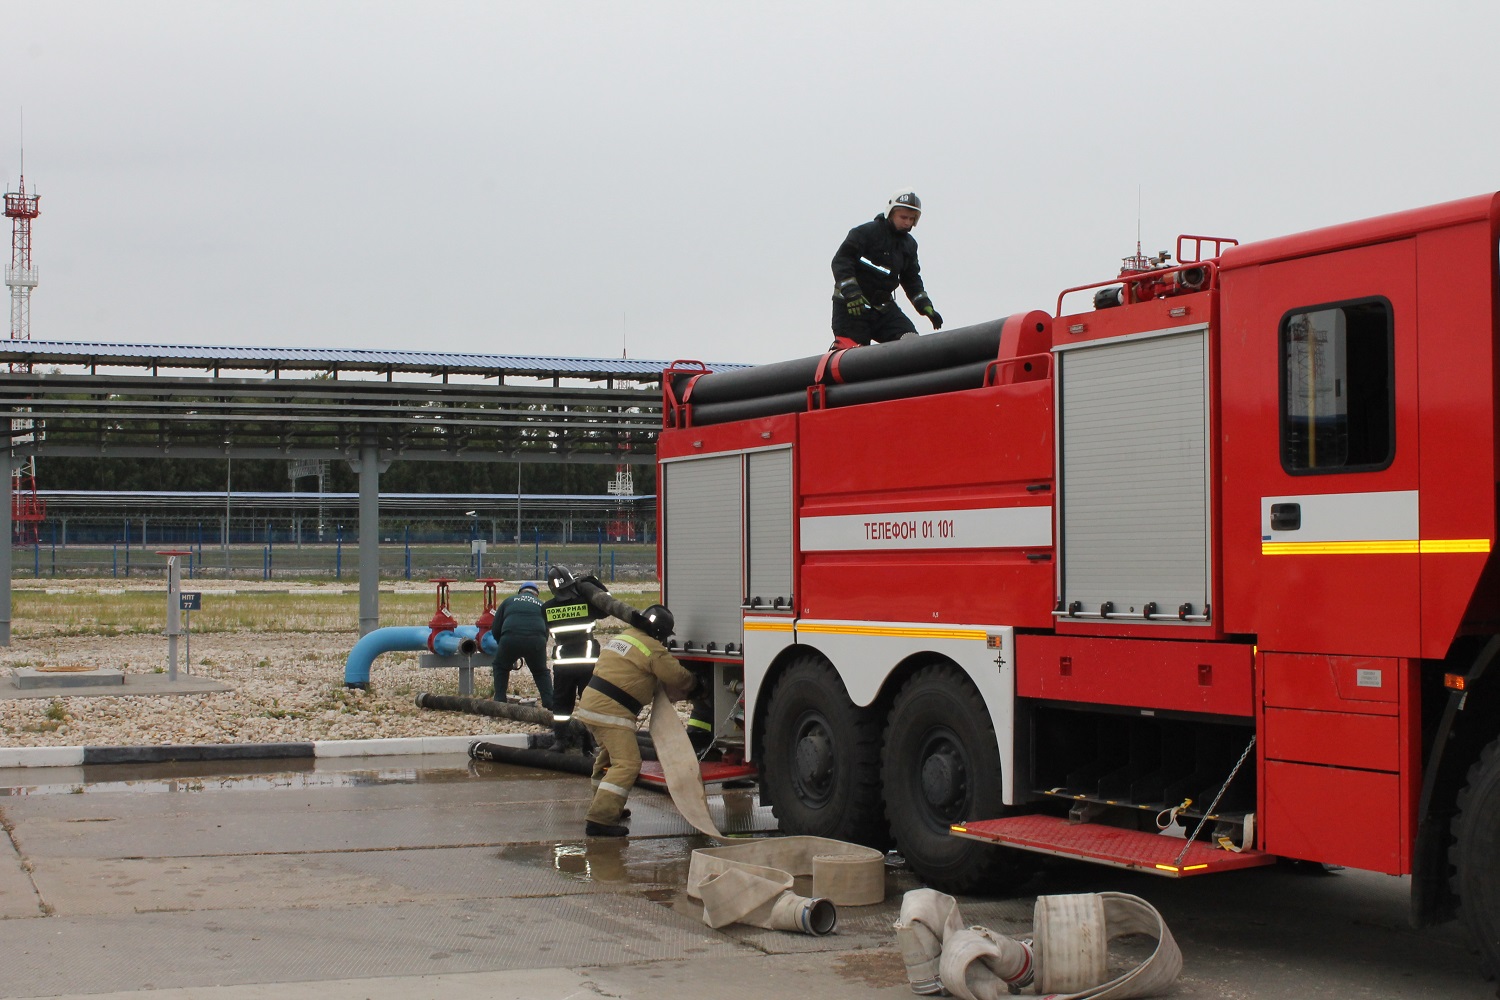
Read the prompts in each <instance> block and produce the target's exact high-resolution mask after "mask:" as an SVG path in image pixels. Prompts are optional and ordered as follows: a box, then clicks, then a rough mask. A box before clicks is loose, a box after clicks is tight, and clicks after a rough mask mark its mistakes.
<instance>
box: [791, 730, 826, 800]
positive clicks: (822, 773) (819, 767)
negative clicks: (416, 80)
mask: <svg viewBox="0 0 1500 1000" xmlns="http://www.w3.org/2000/svg"><path fill="white" fill-rule="evenodd" d="M796 761H797V763H796V767H797V770H796V773H797V784H798V785H799V786H800V787H801V788H802V789H803V790H804V791H805V792H807V793H809V794H810V795H812V796H813V797H819V796H825V795H827V794H828V789H829V787H830V786H831V785H832V783H833V780H832V779H833V744H832V742H831V741H830V740H829V739H828V733H827V732H825V731H824V730H823V729H821V728H815V729H810V730H808V731H807V732H805V733H803V734H802V738H801V739H799V740H798V741H797V758H796Z"/></svg>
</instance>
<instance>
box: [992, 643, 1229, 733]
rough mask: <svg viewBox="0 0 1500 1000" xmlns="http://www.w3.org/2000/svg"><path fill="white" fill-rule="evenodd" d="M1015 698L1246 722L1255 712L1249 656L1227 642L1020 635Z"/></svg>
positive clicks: (1017, 647) (1017, 646) (1017, 652)
mask: <svg viewBox="0 0 1500 1000" xmlns="http://www.w3.org/2000/svg"><path fill="white" fill-rule="evenodd" d="M1016 693H1017V694H1019V695H1021V696H1023V697H1026V698H1048V699H1052V700H1054V701H1081V702H1091V703H1094V704H1101V705H1122V706H1126V707H1131V708H1155V709H1167V710H1172V711H1179V712H1207V713H1211V714H1215V715H1243V716H1247V717H1248V716H1251V715H1253V714H1254V713H1255V684H1254V664H1253V650H1252V647H1250V646H1241V645H1229V644H1227V643H1207V642H1170V641H1166V640H1161V641H1154V640H1147V639H1108V638H1082V637H1076V636H1075V637H1069V636H1050V635H1019V636H1017V637H1016Z"/></svg>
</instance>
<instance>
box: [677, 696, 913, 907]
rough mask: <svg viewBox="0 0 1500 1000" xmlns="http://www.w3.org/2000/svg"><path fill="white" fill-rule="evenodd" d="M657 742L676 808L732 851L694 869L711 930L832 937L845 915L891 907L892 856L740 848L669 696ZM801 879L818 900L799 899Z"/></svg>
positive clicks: (691, 878) (692, 887)
mask: <svg viewBox="0 0 1500 1000" xmlns="http://www.w3.org/2000/svg"><path fill="white" fill-rule="evenodd" d="M651 741H652V743H653V744H654V745H655V746H656V755H657V758H658V760H660V761H661V769H662V774H663V776H664V777H665V778H666V779H667V791H668V792H670V793H671V795H672V803H673V804H674V805H675V806H677V811H678V812H680V813H682V816H683V818H684V819H686V820H687V821H688V822H689V823H691V824H692V825H693V828H694V829H696V830H697V831H698V832H700V833H703V834H706V835H707V836H709V837H712V838H713V839H715V840H717V841H720V842H721V843H723V842H729V843H730V844H732V846H726V847H708V848H701V849H699V850H696V851H694V852H693V857H692V861H691V862H690V863H689V865H688V885H687V891H688V895H689V896H691V897H692V898H694V899H701V900H702V901H703V922H704V923H706V924H708V925H709V926H710V927H724V926H727V925H729V924H733V923H745V924H750V925H752V926H755V927H765V928H768V929H770V930H780V931H798V932H800V933H803V934H815V935H816V934H827V933H828V932H829V931H832V930H833V929H834V927H835V926H836V925H837V923H838V909H837V907H838V906H840V905H843V906H866V905H869V904H872V903H879V902H881V901H882V900H884V899H885V856H884V855H883V854H881V853H880V852H879V851H877V850H874V849H873V848H869V847H862V846H860V845H858V844H847V843H844V842H843V841H839V840H828V839H826V838H824V837H775V838H768V839H764V840H753V841H748V842H741V843H735V842H733V841H732V840H731V838H729V837H726V836H724V834H722V833H720V832H719V828H718V825H717V824H716V823H714V820H713V816H712V815H710V813H709V810H708V793H707V791H705V790H704V788H703V772H702V771H701V770H700V769H699V767H698V755H697V754H696V753H694V752H693V745H692V743H690V742H689V741H688V736H687V731H686V730H685V729H684V728H683V726H682V721H681V720H680V719H678V717H677V710H676V709H674V708H673V707H672V703H671V701H669V700H668V698H667V695H666V692H665V691H663V690H662V689H661V688H660V687H659V686H658V687H657V689H656V698H655V700H654V701H653V702H652V703H651ZM798 875H811V876H812V877H813V895H812V896H799V895H797V894H796V893H795V892H793V891H792V885H793V881H794V879H795V878H796V876H798Z"/></svg>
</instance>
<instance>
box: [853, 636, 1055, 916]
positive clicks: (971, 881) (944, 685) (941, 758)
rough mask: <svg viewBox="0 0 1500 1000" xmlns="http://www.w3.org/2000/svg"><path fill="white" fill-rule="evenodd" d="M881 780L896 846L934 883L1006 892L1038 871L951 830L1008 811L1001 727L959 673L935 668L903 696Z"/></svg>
mask: <svg viewBox="0 0 1500 1000" xmlns="http://www.w3.org/2000/svg"><path fill="white" fill-rule="evenodd" d="M881 775H882V779H883V784H884V785H885V800H886V817H887V818H888V819H889V820H890V824H891V833H892V834H893V835H894V836H895V838H896V848H897V850H899V851H900V852H901V853H902V854H903V855H905V857H906V863H907V864H908V865H910V866H911V869H912V871H914V872H916V873H917V874H918V875H919V876H921V878H922V879H923V881H925V882H927V883H928V884H929V885H931V886H933V887H934V888H937V889H941V890H943V891H944V892H952V893H971V892H1000V891H1004V890H1007V889H1011V888H1014V887H1016V886H1018V885H1020V884H1021V883H1022V882H1024V881H1026V879H1027V878H1029V877H1030V876H1031V873H1032V872H1033V871H1035V868H1036V866H1035V864H1034V862H1033V861H1032V860H1031V858H1030V856H1029V855H1025V854H1023V853H1022V852H1020V851H1015V850H1011V849H1009V848H1001V847H996V846H994V845H992V844H984V843H981V842H979V841H975V840H968V839H965V838H962V837H954V836H952V835H951V834H950V833H949V832H948V828H949V827H950V826H952V825H953V824H955V823H962V822H964V821H965V820H974V819H993V818H995V817H998V816H1000V815H1001V814H1002V813H1004V811H1005V806H1004V804H1003V803H1002V801H1001V794H1000V749H999V747H998V745H997V744H996V741H995V728H994V726H993V725H991V724H990V718H989V713H988V712H986V711H985V706H984V699H982V698H981V697H980V696H979V692H978V691H976V690H975V689H974V686H973V684H972V683H970V681H969V678H968V676H967V675H965V674H964V672H963V671H961V670H959V669H958V668H957V667H955V666H951V665H948V664H943V665H940V666H935V667H929V668H927V669H926V670H923V671H922V672H921V673H919V674H916V675H915V676H913V677H912V678H911V680H909V681H907V682H906V685H905V686H904V687H903V688H902V689H901V692H900V693H899V694H898V695H897V696H896V701H895V704H894V706H893V707H892V709H891V717H890V722H889V724H888V725H887V726H886V730H885V748H884V753H883V764H882V767H881Z"/></svg>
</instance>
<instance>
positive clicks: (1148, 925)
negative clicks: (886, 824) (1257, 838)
mask: <svg viewBox="0 0 1500 1000" xmlns="http://www.w3.org/2000/svg"><path fill="white" fill-rule="evenodd" d="M895 926H896V944H897V946H898V947H899V948H900V949H901V958H902V961H903V962H904V963H905V964H906V975H907V978H908V979H909V980H910V982H911V990H912V992H913V993H916V994H918V995H919V996H946V995H952V996H956V997H961V998H962V1000H1000V998H1001V997H1008V996H1010V995H1012V994H1013V993H1016V992H1018V991H1019V990H1020V988H1022V987H1024V986H1029V985H1032V984H1033V982H1034V983H1035V984H1036V986H1037V987H1038V989H1039V990H1040V992H1041V993H1042V994H1043V995H1045V996H1048V997H1050V998H1052V1000H1125V998H1127V997H1149V996H1157V995H1160V994H1162V993H1165V992H1166V991H1167V990H1168V989H1169V988H1170V987H1171V985H1172V983H1173V981H1174V980H1176V978H1177V976H1178V974H1179V973H1180V972H1181V971H1182V952H1181V951H1180V950H1179V949H1178V947H1177V942H1176V941H1175V940H1173V938H1172V932H1171V931H1169V930H1167V925H1166V923H1165V922H1164V921H1163V920H1162V918H1161V914H1160V913H1158V912H1157V911H1156V908H1155V907H1153V906H1152V905H1151V904H1150V903H1148V902H1146V901H1145V900H1144V899H1141V898H1140V897H1138V896H1132V895H1129V894H1127V893H1123V892H1099V893H1077V894H1072V895H1064V896H1039V897H1037V901H1036V910H1035V916H1034V921H1033V925H1032V935H1033V936H1032V938H1031V940H1029V941H1028V940H1016V939H1014V938H1010V937H1006V936H1004V935H1001V934H996V933H995V932H994V931H992V930H990V929H989V928H987V927H968V928H966V927H964V925H963V919H962V918H961V917H960V916H959V912H958V903H957V901H956V900H955V899H954V898H953V897H952V896H949V895H947V894H945V893H941V892H938V891H937V890H935V889H913V890H912V891H911V892H908V893H907V894H906V895H905V897H903V898H902V901H901V917H900V919H899V920H898V921H897V923H896V925H895ZM1129 934H1145V935H1147V936H1149V937H1153V938H1155V939H1156V949H1155V950H1154V951H1153V952H1152V953H1151V955H1150V957H1149V958H1147V959H1146V960H1145V961H1143V962H1141V963H1140V964H1139V965H1137V966H1135V967H1134V968H1133V969H1130V970H1129V971H1128V972H1125V973H1124V974H1122V975H1119V976H1116V977H1115V978H1113V979H1110V978H1109V973H1108V964H1107V962H1108V956H1109V942H1110V941H1112V940H1114V939H1115V938H1119V937H1124V936H1126V935H1129Z"/></svg>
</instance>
